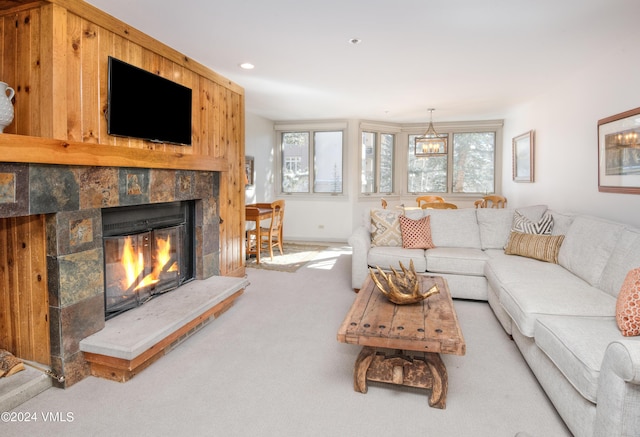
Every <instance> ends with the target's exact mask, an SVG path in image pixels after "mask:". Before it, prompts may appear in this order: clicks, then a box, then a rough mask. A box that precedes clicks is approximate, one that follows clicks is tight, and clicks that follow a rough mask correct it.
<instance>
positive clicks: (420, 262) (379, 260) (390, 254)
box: [367, 247, 427, 273]
mask: <svg viewBox="0 0 640 437" xmlns="http://www.w3.org/2000/svg"><path fill="white" fill-rule="evenodd" d="M410 261H413V266H414V267H415V269H416V272H418V273H423V272H426V271H427V260H426V259H425V257H424V249H404V248H402V247H372V248H371V249H369V253H368V254H367V264H368V265H369V266H371V267H380V268H382V269H385V270H386V269H389V267H393V268H394V269H398V268H400V264H399V263H400V262H402V265H404V266H405V267H407V268H409V262H410Z"/></svg>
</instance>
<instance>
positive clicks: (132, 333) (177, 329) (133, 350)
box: [80, 276, 248, 382]
mask: <svg viewBox="0 0 640 437" xmlns="http://www.w3.org/2000/svg"><path fill="white" fill-rule="evenodd" d="M247 285H248V280H247V279H244V278H232V277H224V276H213V277H211V278H208V279H205V280H203V281H194V282H190V283H187V284H185V285H183V286H181V287H180V292H179V293H169V294H167V295H165V296H162V298H161V299H154V300H152V301H150V302H148V303H146V304H145V305H143V306H140V307H137V308H134V309H132V310H129V311H127V312H126V313H123V314H120V315H119V316H118V317H115V318H113V319H111V320H109V321H108V322H107V323H106V324H105V327H104V329H102V330H101V331H99V332H97V333H95V334H93V335H90V336H89V337H87V338H85V339H84V340H82V341H81V342H80V350H82V351H83V352H84V356H85V359H86V360H87V361H88V362H89V364H90V367H91V374H92V375H94V376H99V377H102V378H107V379H112V380H114V381H120V382H125V381H128V380H129V379H130V378H132V377H133V376H134V375H136V374H137V373H138V372H140V371H141V370H143V369H144V368H146V367H147V366H149V365H150V364H151V363H153V362H154V361H155V360H157V359H158V358H160V357H161V356H162V355H164V354H165V352H167V351H170V350H171V349H173V348H174V347H175V346H176V345H177V344H178V343H180V342H181V341H183V340H184V339H185V338H187V337H188V336H189V335H191V334H192V333H194V332H196V331H197V330H199V329H200V328H201V327H203V326H205V325H206V324H207V323H208V322H209V321H211V320H213V319H215V318H217V317H219V316H220V314H222V313H223V312H224V311H226V310H227V309H228V308H229V307H230V306H231V304H232V303H233V301H234V300H235V299H236V298H237V297H238V296H239V295H240V294H241V293H242V291H243V290H244V288H245V287H246V286H247Z"/></svg>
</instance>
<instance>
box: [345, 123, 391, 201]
mask: <svg viewBox="0 0 640 437" xmlns="http://www.w3.org/2000/svg"><path fill="white" fill-rule="evenodd" d="M401 132H402V125H400V124H393V123H377V122H371V121H363V122H361V123H360V126H359V129H358V156H357V158H358V159H357V161H358V173H357V177H358V183H357V187H356V189H357V192H358V197H359V198H362V199H372V198H373V199H375V198H382V197H386V198H390V197H394V196H399V195H400V194H401V191H402V190H401V189H400V188H399V187H400V185H399V182H400V179H399V176H398V175H399V173H400V172H401V171H402V170H401V169H402V167H401V165H402V164H401V162H399V161H398V156H400V155H399V151H400V150H401V149H402V146H401V143H402V139H401V137H402V135H401ZM364 133H373V134H375V135H376V148H375V149H376V150H375V159H376V168H375V182H374V183H375V191H374V192H372V193H363V192H362V184H361V183H360V178H361V177H362V171H363V168H362V147H363V144H362V135H363V134H364ZM381 135H393V156H392V161H393V162H392V171H393V175H392V176H391V185H392V188H393V190H392V192H390V193H387V192H384V193H383V192H380V191H379V187H380V174H381V171H380V165H381V162H380V144H381V143H380V136H381Z"/></svg>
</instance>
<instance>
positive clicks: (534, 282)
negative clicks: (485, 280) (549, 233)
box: [500, 264, 616, 337]
mask: <svg viewBox="0 0 640 437" xmlns="http://www.w3.org/2000/svg"><path fill="white" fill-rule="evenodd" d="M549 265H554V264H549ZM565 272H566V270H565ZM567 274H568V275H565V274H563V273H561V274H556V275H550V274H547V275H545V276H543V277H538V278H531V277H529V276H530V275H525V276H526V280H527V282H520V283H518V284H514V285H512V286H510V287H505V288H503V289H502V290H501V291H500V303H501V304H502V306H503V307H504V309H505V311H507V313H509V315H510V316H511V318H512V319H513V321H514V322H515V324H516V325H517V326H518V328H519V329H520V332H522V334H524V335H526V336H527V337H533V335H534V327H535V321H536V320H537V319H538V318H539V317H541V316H546V315H574V316H593V317H612V316H613V315H614V314H615V306H616V300H615V298H613V297H611V296H610V295H608V294H606V293H604V292H602V291H601V290H599V289H597V288H595V287H591V286H590V285H589V284H587V283H585V282H584V281H582V280H581V279H579V278H578V277H576V276H574V275H571V274H570V273H569V272H567Z"/></svg>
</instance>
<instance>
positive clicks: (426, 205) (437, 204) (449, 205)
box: [420, 202, 458, 209]
mask: <svg viewBox="0 0 640 437" xmlns="http://www.w3.org/2000/svg"><path fill="white" fill-rule="evenodd" d="M420 208H422V209H458V205H456V204H455V203H449V202H428V203H423V204H422V205H421V206H420Z"/></svg>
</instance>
